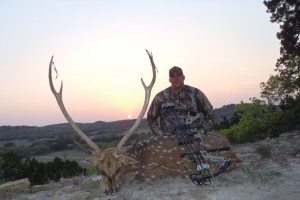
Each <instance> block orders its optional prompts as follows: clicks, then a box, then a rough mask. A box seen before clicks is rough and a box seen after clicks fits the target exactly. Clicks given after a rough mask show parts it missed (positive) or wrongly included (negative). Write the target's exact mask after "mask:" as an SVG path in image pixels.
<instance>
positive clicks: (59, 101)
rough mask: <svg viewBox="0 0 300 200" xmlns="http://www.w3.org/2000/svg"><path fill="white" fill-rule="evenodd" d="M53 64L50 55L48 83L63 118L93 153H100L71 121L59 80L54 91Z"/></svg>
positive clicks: (94, 144) (95, 145)
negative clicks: (58, 86)
mask: <svg viewBox="0 0 300 200" xmlns="http://www.w3.org/2000/svg"><path fill="white" fill-rule="evenodd" d="M53 64H54V62H53V56H52V57H51V60H50V63H49V84H50V88H51V91H52V93H53V94H54V96H55V99H56V101H57V104H58V106H59V108H60V110H61V112H62V113H63V115H64V116H65V118H66V119H67V120H68V122H69V124H70V125H71V127H72V128H73V130H74V131H75V132H76V133H77V134H78V135H79V136H80V137H81V138H82V139H83V140H84V141H85V142H86V143H87V144H88V145H89V146H90V147H92V148H93V149H94V151H95V153H100V152H101V150H100V148H99V147H98V145H97V144H96V143H94V142H93V141H92V140H91V139H90V138H89V137H88V136H87V135H86V134H85V133H83V132H82V131H81V130H80V129H79V127H78V126H77V125H76V124H75V122H74V121H73V119H72V118H71V116H70V115H69V113H68V112H67V110H66V108H65V105H64V103H63V100H62V89H63V82H62V81H61V86H60V90H59V92H56V90H55V88H54V86H53V81H52V65H53Z"/></svg>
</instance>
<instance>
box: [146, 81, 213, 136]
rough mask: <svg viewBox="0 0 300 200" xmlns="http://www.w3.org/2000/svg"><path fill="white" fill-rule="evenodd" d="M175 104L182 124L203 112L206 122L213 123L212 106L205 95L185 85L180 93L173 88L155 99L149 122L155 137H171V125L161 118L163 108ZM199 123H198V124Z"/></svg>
mask: <svg viewBox="0 0 300 200" xmlns="http://www.w3.org/2000/svg"><path fill="white" fill-rule="evenodd" d="M168 103H174V104H175V109H176V112H177V115H178V116H179V118H180V120H181V122H182V123H185V122H186V118H187V117H188V116H189V115H190V116H193V115H196V114H197V113H199V112H201V113H202V114H203V115H204V118H205V120H206V121H210V123H211V122H212V119H213V114H212V109H213V107H212V105H211V103H210V102H209V100H208V99H207V97H206V96H205V94H204V93H203V92H202V91H200V90H199V89H197V88H194V87H191V86H188V85H184V86H183V88H182V89H181V90H180V92H175V91H173V90H172V88H171V87H168V88H166V89H165V90H163V91H161V92H159V93H158V94H157V95H156V96H155V97H154V99H153V101H152V103H151V105H150V108H149V111H148V114H147V121H148V124H149V126H150V128H151V131H152V133H153V134H155V135H169V134H170V133H171V129H170V125H169V124H168V122H167V121H165V120H163V119H162V118H161V111H162V106H164V105H166V104H168ZM196 123H197V122H196Z"/></svg>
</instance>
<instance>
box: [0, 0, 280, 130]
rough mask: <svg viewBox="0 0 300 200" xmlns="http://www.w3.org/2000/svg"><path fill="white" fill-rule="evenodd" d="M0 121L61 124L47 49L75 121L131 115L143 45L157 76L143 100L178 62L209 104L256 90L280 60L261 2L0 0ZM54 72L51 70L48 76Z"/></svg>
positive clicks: (137, 100)
mask: <svg viewBox="0 0 300 200" xmlns="http://www.w3.org/2000/svg"><path fill="white" fill-rule="evenodd" d="M0 26H1V29H0V30H1V31H0V125H33V126H43V125H48V124H54V123H65V122H66V120H65V119H64V117H63V115H62V114H61V112H60V110H59V108H58V105H57V103H56V101H55V98H54V96H53V95H52V93H51V91H50V87H49V83H48V65H49V61H50V58H51V56H52V55H54V62H55V65H56V67H57V70H58V74H59V76H58V79H57V80H54V81H55V82H56V83H57V84H56V86H57V88H58V86H59V82H60V80H63V82H64V91H63V98H64V102H65V105H66V108H67V110H68V111H69V113H70V114H71V116H72V117H73V119H74V120H75V121H76V122H83V123H86V122H95V121H100V120H101V121H114V120H120V119H127V118H128V116H129V115H131V117H132V118H136V117H137V115H138V114H139V111H140V109H141V107H142V104H143V98H144V89H143V87H142V84H141V82H140V78H141V77H143V78H144V80H145V82H146V83H147V84H149V82H150V80H151V76H152V73H151V67H150V62H149V59H148V57H147V54H146V52H145V49H148V50H150V51H152V53H153V56H154V61H155V63H156V66H157V69H158V74H157V81H156V83H155V85H154V88H153V91H152V95H151V100H152V98H153V97H154V96H155V94H156V93H157V92H159V91H160V90H162V89H165V88H166V87H168V86H169V80H168V70H169V69H170V68H171V67H172V66H174V65H176V66H180V67H182V69H183V71H184V74H185V76H186V81H185V83H186V84H188V85H191V86H194V87H197V88H199V89H201V90H202V91H203V92H204V93H205V94H206V95H207V97H208V98H209V100H210V101H211V103H212V104H213V106H214V108H218V107H221V106H223V105H226V104H230V103H240V101H248V99H249V98H250V97H259V96H260V95H259V94H260V88H259V83H260V82H262V81H266V80H267V79H268V77H269V75H270V74H272V73H273V69H274V68H275V62H276V59H277V58H278V57H279V41H278V39H277V38H276V32H277V31H278V30H279V27H278V25H277V24H271V22H270V21H269V14H268V13H266V7H265V6H264V5H263V0H247V1H246V0H244V1H241V0H226V1H224V0H185V1H180V0H151V1H146V0H145V1H138V0H136V1H132V0H126V1H125V0H124V1H121V0H51V1H50V0H49V1H48V0H43V1H40V0H36V1H34V0H26V1H23V0H19V1H18V0H2V1H0ZM54 75H55V74H54Z"/></svg>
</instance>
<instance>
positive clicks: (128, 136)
mask: <svg viewBox="0 0 300 200" xmlns="http://www.w3.org/2000/svg"><path fill="white" fill-rule="evenodd" d="M146 52H147V54H148V56H149V59H150V63H151V66H152V75H153V76H152V81H151V83H150V85H149V86H146V84H145V82H144V80H143V78H141V81H142V84H143V87H144V89H145V100H144V105H143V108H142V110H141V112H140V114H139V116H138V118H137V119H136V121H135V123H134V124H133V126H132V127H131V128H130V130H129V131H128V132H127V133H126V134H125V135H124V137H123V138H122V139H121V141H120V142H119V144H118V146H117V148H116V153H117V154H118V153H120V152H121V148H122V146H123V145H124V144H125V142H126V141H127V140H128V139H129V138H130V136H131V135H132V134H133V131H134V130H135V129H136V128H137V127H138V126H139V125H140V123H141V121H142V119H143V116H144V115H145V112H146V110H147V107H148V104H149V100H150V95H151V90H152V87H153V85H154V83H155V80H156V66H155V64H154V61H153V55H152V52H150V53H149V51H148V50H147V49H146Z"/></svg>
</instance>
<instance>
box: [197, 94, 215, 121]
mask: <svg viewBox="0 0 300 200" xmlns="http://www.w3.org/2000/svg"><path fill="white" fill-rule="evenodd" d="M197 105H198V109H199V110H200V111H201V112H202V113H203V115H204V116H205V118H206V121H207V122H208V125H209V126H211V127H212V125H213V120H214V114H213V106H212V105H211V103H210V102H209V100H208V98H207V97H206V96H205V94H204V93H203V92H202V91H200V90H198V92H197Z"/></svg>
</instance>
